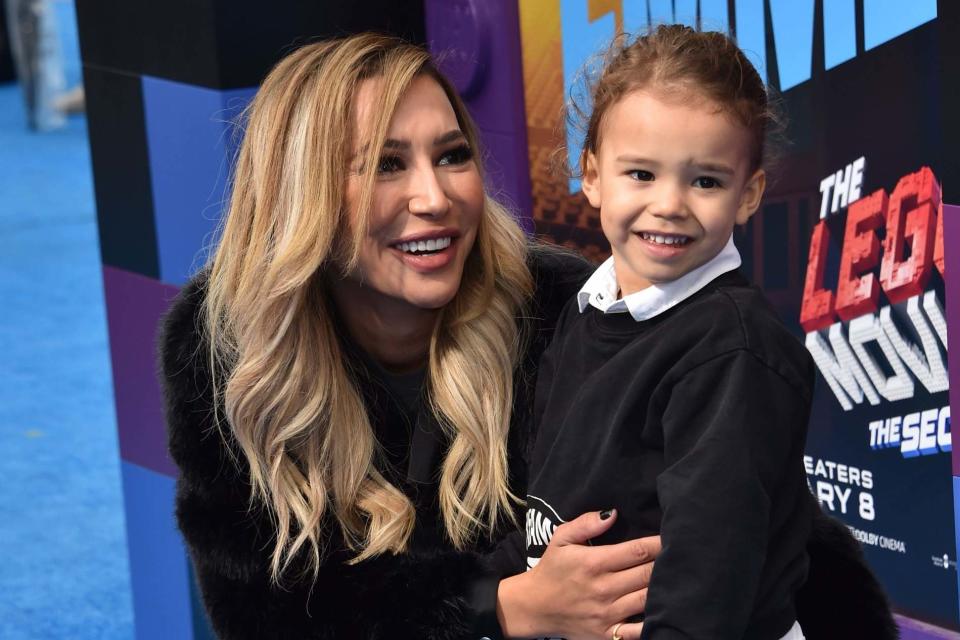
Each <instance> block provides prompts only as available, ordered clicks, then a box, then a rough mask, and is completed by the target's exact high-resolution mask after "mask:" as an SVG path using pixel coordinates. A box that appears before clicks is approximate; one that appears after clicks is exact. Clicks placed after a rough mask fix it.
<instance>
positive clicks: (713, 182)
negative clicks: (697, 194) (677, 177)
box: [693, 176, 723, 189]
mask: <svg viewBox="0 0 960 640" xmlns="http://www.w3.org/2000/svg"><path fill="white" fill-rule="evenodd" d="M693 184H694V186H696V187H699V188H700V189H719V188H720V187H721V186H723V185H721V184H720V181H719V180H717V179H716V178H711V177H710V176H700V177H699V178H697V179H696V180H694V181H693Z"/></svg>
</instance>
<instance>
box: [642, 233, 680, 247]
mask: <svg viewBox="0 0 960 640" xmlns="http://www.w3.org/2000/svg"><path fill="white" fill-rule="evenodd" d="M640 236H641V237H642V238H643V239H644V240H647V241H649V242H655V243H656V244H664V245H667V246H671V245H684V244H686V243H687V240H689V238H687V237H685V236H664V235H659V234H654V233H645V232H644V233H641V234H640Z"/></svg>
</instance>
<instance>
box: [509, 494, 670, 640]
mask: <svg viewBox="0 0 960 640" xmlns="http://www.w3.org/2000/svg"><path fill="white" fill-rule="evenodd" d="M615 520H616V512H612V513H610V515H609V517H607V518H606V519H601V517H600V514H598V513H597V512H590V513H585V514H583V515H582V516H580V517H579V518H577V519H576V520H573V521H571V522H568V523H566V524H563V525H561V526H559V527H557V530H556V531H555V532H554V534H553V538H552V539H551V541H550V545H549V546H548V547H547V550H546V551H545V552H544V554H543V557H542V558H541V559H540V562H539V563H538V564H537V566H536V567H534V568H532V569H531V570H530V571H527V572H526V573H524V574H521V575H517V576H513V577H512V578H507V579H506V580H503V581H501V582H500V589H499V592H498V598H497V604H498V607H497V613H498V616H499V618H500V625H501V627H502V629H503V632H504V635H505V636H507V637H512V638H530V637H551V636H552V637H563V638H567V640H580V639H591V640H592V639H595V638H596V639H604V640H611V639H612V638H613V636H614V630H616V632H617V634H616V635H617V636H618V637H620V638H622V639H623V640H634V639H636V638H639V637H640V630H641V629H642V628H643V627H642V624H641V623H626V622H624V621H625V620H627V619H628V618H630V617H631V616H634V615H636V614H639V613H643V611H644V608H645V606H646V600H647V587H648V585H649V584H650V575H651V573H652V571H653V561H654V560H655V559H656V557H657V555H658V554H659V553H660V537H659V536H652V537H649V538H639V539H636V540H628V541H627V542H621V543H619V544H612V545H601V546H595V547H593V546H587V541H589V540H591V539H592V538H596V537H597V536H599V535H600V534H602V533H603V532H604V531H606V530H607V529H609V528H610V526H611V525H612V524H613V523H614V521H615ZM617 624H619V625H620V626H619V628H616V629H615V627H616V625H617Z"/></svg>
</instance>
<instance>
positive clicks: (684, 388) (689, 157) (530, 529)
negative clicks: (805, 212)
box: [527, 25, 814, 640]
mask: <svg viewBox="0 0 960 640" xmlns="http://www.w3.org/2000/svg"><path fill="white" fill-rule="evenodd" d="M771 123H772V115H771V112H770V107H769V105H768V102H767V93H766V90H765V88H764V84H763V81H762V80H761V79H760V76H759V75H758V74H757V71H756V69H754V67H753V66H752V65H751V64H750V62H749V61H748V60H747V58H746V57H745V56H744V54H743V53H742V52H741V51H740V50H739V49H738V48H737V47H736V45H735V44H733V43H732V42H731V41H730V40H729V39H728V38H727V37H725V36H724V35H722V34H719V33H698V32H696V31H694V30H692V29H690V28H687V27H682V26H679V25H670V26H662V27H660V28H658V29H656V30H655V31H653V32H652V33H650V34H648V35H646V36H642V37H639V38H637V39H635V40H634V41H632V42H628V43H625V44H618V45H617V48H616V49H615V50H614V51H613V52H612V53H611V55H610V56H609V57H608V62H607V65H606V67H605V68H604V69H603V71H602V73H601V75H600V77H599V81H598V83H597V84H596V86H595V88H594V90H593V110H592V114H591V116H590V119H589V122H588V128H587V133H586V140H585V144H584V151H583V155H582V157H581V169H582V172H583V182H582V184H583V192H584V193H585V194H586V196H587V199H588V200H589V201H590V203H591V204H592V205H593V206H594V207H597V208H599V209H600V220H601V224H602V227H603V232H604V234H605V235H606V237H607V239H608V240H609V241H610V246H611V249H612V253H613V255H612V257H611V258H610V259H609V260H607V261H606V262H605V263H603V264H602V265H601V266H600V267H599V268H598V269H597V270H596V272H595V273H594V274H593V275H592V276H591V277H590V279H589V280H588V281H587V283H586V284H585V285H584V287H583V288H582V289H581V290H580V292H579V294H578V295H577V297H576V299H574V300H572V301H571V302H570V304H568V305H567V307H566V308H565V310H564V312H563V313H562V315H561V319H560V324H559V326H558V328H557V332H556V334H555V337H554V341H553V344H552V345H551V347H550V348H549V350H548V352H547V353H546V355H545V356H544V359H543V361H542V365H541V370H540V379H539V381H538V386H537V401H536V405H537V406H536V414H537V420H538V424H539V431H538V436H537V443H536V445H535V448H534V453H533V457H532V462H531V468H530V471H531V474H530V484H529V494H530V495H529V496H528V503H527V507H528V513H527V554H528V565H529V566H530V567H535V566H536V563H537V562H538V560H539V556H540V555H541V554H542V553H543V550H544V548H545V546H546V544H547V542H548V541H549V538H550V535H551V532H552V529H553V528H554V527H555V526H556V525H557V524H559V523H560V522H563V521H565V520H567V519H570V518H572V517H574V516H576V515H577V514H580V513H583V512H585V511H589V510H601V509H607V508H609V507H616V508H617V521H616V523H615V525H614V527H613V528H612V529H611V531H610V532H609V535H607V536H604V539H603V540H601V541H600V542H613V541H618V540H626V539H629V538H636V537H639V536H646V535H651V534H656V533H659V534H660V535H661V537H662V544H663V551H662V553H661V555H660V556H659V558H658V559H657V561H656V563H655V565H654V570H653V577H652V581H651V584H650V588H649V596H648V600H647V606H646V617H645V619H644V621H643V628H642V638H644V639H651V640H666V639H680V638H683V639H693V638H697V639H702V640H727V639H729V640H734V639H738V640H739V639H740V638H749V639H757V640H777V639H780V638H788V639H790V640H797V639H801V638H803V634H802V632H801V630H800V627H799V625H798V624H797V623H796V620H797V614H796V610H795V607H794V596H795V594H796V592H797V590H798V589H799V587H800V586H801V585H802V584H803V582H804V580H805V577H806V573H807V564H808V560H807V555H806V551H805V545H806V541H807V537H808V533H809V523H810V520H811V515H812V513H811V508H812V501H811V500H810V499H809V496H808V495H807V485H806V481H805V476H804V471H803V466H802V454H803V448H804V441H805V438H806V431H807V421H808V418H809V414H810V402H811V394H812V388H813V380H814V368H813V364H812V361H811V359H810V357H809V356H808V354H807V352H806V350H805V349H804V347H803V345H802V344H801V343H800V342H799V341H798V340H796V339H795V338H794V337H793V336H792V335H791V334H790V332H789V331H788V330H787V329H786V328H785V327H784V326H783V324H782V323H781V322H780V320H779V319H778V318H777V315H776V313H775V312H774V310H773V309H772V308H771V307H770V305H769V304H768V303H767V301H766V300H765V299H764V297H763V295H762V294H761V293H760V292H759V291H758V290H757V289H756V288H754V287H752V286H751V285H750V284H749V283H748V282H747V280H746V279H745V278H744V277H743V275H741V274H740V273H739V272H738V271H737V267H738V266H739V265H740V255H739V253H738V252H737V249H736V247H734V245H733V241H732V232H733V228H734V224H744V223H746V222H747V221H748V220H749V219H750V217H751V216H752V215H753V214H754V213H755V212H756V210H757V208H758V207H759V206H760V200H761V197H762V196H763V191H764V186H765V174H764V169H763V160H764V154H763V150H764V143H765V137H766V132H767V130H768V129H769V128H770V126H771ZM769 250H772V251H776V250H778V248H777V247H769ZM534 570H535V569H534ZM625 579H626V578H625ZM638 630H639V624H637V623H631V622H629V621H625V622H624V623H623V624H622V625H618V626H617V627H616V628H615V629H614V630H613V632H612V635H613V637H614V639H615V640H616V639H617V638H619V637H627V636H629V637H636V634H637V631H638Z"/></svg>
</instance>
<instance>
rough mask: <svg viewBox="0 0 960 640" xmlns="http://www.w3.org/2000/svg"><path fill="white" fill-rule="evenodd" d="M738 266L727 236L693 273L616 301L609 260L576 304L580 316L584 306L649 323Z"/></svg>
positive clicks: (597, 272) (600, 267)
mask: <svg viewBox="0 0 960 640" xmlns="http://www.w3.org/2000/svg"><path fill="white" fill-rule="evenodd" d="M739 266H740V252H739V251H737V248H736V247H735V246H734V244H733V235H731V236H730V239H729V240H728V241H727V244H726V245H725V246H724V247H723V249H722V250H721V251H720V253H718V254H717V255H716V256H714V257H713V259H711V260H709V261H708V262H706V263H705V264H702V265H700V266H699V267H697V268H696V269H694V270H693V271H690V272H689V273H686V274H684V275H682V276H680V277H679V278H677V279H676V280H671V281H670V282H664V283H661V284H655V285H650V286H649V287H647V288H646V289H641V290H640V291H637V292H635V293H631V294H630V295H628V296H626V297H625V298H618V297H617V293H618V292H619V290H620V288H619V286H618V285H617V274H616V272H615V271H614V269H613V256H610V257H609V258H607V260H605V261H604V263H603V264H601V265H600V266H599V267H597V270H596V271H594V272H593V275H591V276H590V278H589V279H588V280H587V282H586V284H584V285H583V288H582V289H580V292H579V293H578V294H577V304H578V305H579V307H580V313H583V312H584V311H585V310H586V308H587V306H592V307H595V308H597V309H599V310H600V311H602V312H603V313H625V312H629V313H630V315H631V316H633V319H634V320H636V321H637V322H640V321H642V320H649V319H650V318H653V317H654V316H657V315H659V314H661V313H663V312H664V311H666V310H667V309H670V308H672V307H675V306H676V305H678V304H680V303H681V302H683V301H684V300H686V299H687V298H689V297H690V296H692V295H693V294H695V293H696V292H697V291H699V290H700V289H702V288H704V287H705V286H706V285H707V284H709V283H710V282H712V281H713V280H715V279H716V278H717V277H719V276H721V275H723V274H724V273H727V272H728V271H733V270H734V269H736V268H737V267H739Z"/></svg>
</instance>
